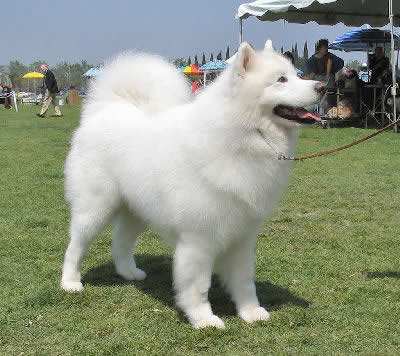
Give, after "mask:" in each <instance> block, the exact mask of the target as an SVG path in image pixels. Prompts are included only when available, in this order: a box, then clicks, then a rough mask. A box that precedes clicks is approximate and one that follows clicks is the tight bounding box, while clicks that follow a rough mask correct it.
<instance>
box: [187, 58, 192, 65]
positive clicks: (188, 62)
mask: <svg viewBox="0 0 400 356" xmlns="http://www.w3.org/2000/svg"><path fill="white" fill-rule="evenodd" d="M191 64H192V59H191V58H190V57H189V58H188V60H187V65H188V66H190V65H191Z"/></svg>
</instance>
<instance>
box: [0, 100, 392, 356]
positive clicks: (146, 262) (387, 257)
mask: <svg viewBox="0 0 400 356" xmlns="http://www.w3.org/2000/svg"><path fill="white" fill-rule="evenodd" d="M38 110H39V108H38V107H37V106H20V112H19V113H15V112H14V111H6V110H4V109H2V108H1V107H0V142H1V150H0V171H1V184H0V196H1V199H0V224H1V229H0V285H1V288H0V354H1V355H24V356H33V355H67V356H68V355H70V356H72V355H73V356H75V355H93V356H95V355H96V356H97V355H113V356H114V355H356V354H359V355H398V354H399V353H400V337H399V333H398V328H399V316H400V294H399V282H400V261H399V258H398V255H399V241H398V240H399V235H400V224H399V220H400V213H399V208H398V207H399V205H400V184H399V181H400V173H399V172H400V161H399V159H398V157H399V156H400V135H399V134H394V133H393V132H392V131H388V132H385V133H383V134H381V135H378V136H376V137H375V138H373V139H372V140H370V141H368V142H366V143H363V144H361V145H358V146H355V147H353V148H352V149H349V150H346V151H342V152H339V153H336V154H333V155H329V156H325V157H320V158H316V159H313V160H308V161H305V162H304V163H301V162H297V163H294V165H293V173H292V176H291V179H290V185H289V189H288V191H287V193H286V194H285V196H284V197H283V199H282V201H281V203H280V206H279V208H278V209H277V211H275V212H274V214H273V216H272V217H271V219H270V221H269V222H267V223H266V224H265V226H264V228H263V231H262V232H261V234H260V236H259V238H258V242H257V251H256V266H255V278H256V286H257V293H258V296H259V298H260V302H261V304H262V305H265V306H266V307H267V309H268V310H269V311H270V312H271V320H270V321H268V322H260V323H255V324H251V325H248V324H245V323H244V322H243V321H242V320H241V319H240V318H239V317H237V316H236V315H235V310H234V306H233V305H232V303H231V302H230V301H229V298H228V297H227V295H226V294H225V292H224V291H223V288H222V287H221V286H220V285H219V283H217V281H214V283H213V285H212V288H211V291H210V299H211V302H212V306H213V310H214V312H215V313H217V314H218V315H219V316H221V317H222V318H223V319H224V321H225V322H226V325H227V329H226V330H215V329H206V330H193V329H192V328H191V327H190V326H189V325H188V323H187V322H186V320H185V318H184V317H183V316H182V314H181V313H180V312H178V311H177V309H176V307H175V306H174V294H173V292H172V280H171V258H172V252H171V250H170V249H169V248H168V247H166V245H165V244H164V243H162V242H160V241H159V240H158V238H157V235H156V234H155V233H153V232H152V231H150V230H149V231H147V232H146V233H144V234H143V235H142V236H141V239H140V240H139V243H138V246H137V252H136V255H137V258H136V259H137V264H138V266H139V267H141V268H143V269H144V270H145V271H146V272H148V278H147V280H145V281H142V282H125V281H123V280H121V279H120V278H118V277H117V276H116V275H115V272H114V268H113V266H112V262H111V254H110V249H111V238H112V229H110V228H107V229H106V231H105V232H104V233H102V234H101V235H100V236H99V238H98V239H97V240H96V242H95V244H94V245H93V246H92V248H91V249H90V251H89V253H88V256H87V258H86V259H85V262H84V265H83V274H82V275H83V279H84V281H85V290H84V291H83V292H82V293H78V294H68V293H64V292H62V291H61V290H60V289H59V286H58V284H59V278H60V275H61V273H60V272H61V265H62V260H63V254H64V252H65V248H66V246H67V242H68V224H69V208H68V205H67V204H66V202H65V201H64V189H63V183H64V176H63V167H64V161H65V157H66V154H67V152H68V149H69V144H70V140H71V135H72V132H73V130H74V129H75V128H76V126H77V124H78V118H79V111H80V108H79V107H74V106H68V105H66V106H63V107H62V111H63V113H64V117H63V118H62V119H55V118H51V117H50V118H48V119H38V118H37V117H36V116H35V115H34V114H35V113H36V112H38ZM371 132H372V130H364V129H355V128H345V129H329V130H322V129H319V128H305V129H303V130H302V131H301V134H300V136H299V144H298V150H297V151H298V155H305V154H311V153H314V152H319V151H323V150H327V149H331V148H334V147H338V146H342V145H344V144H346V143H349V142H352V141H353V140H355V139H359V138H361V137H364V136H366V135H367V134H369V133H371ZM234 174H240V172H234Z"/></svg>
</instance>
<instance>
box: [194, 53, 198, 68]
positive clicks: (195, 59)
mask: <svg viewBox="0 0 400 356" xmlns="http://www.w3.org/2000/svg"><path fill="white" fill-rule="evenodd" d="M194 65H195V66H197V67H198V66H199V60H198V59H197V54H196V55H195V56H194Z"/></svg>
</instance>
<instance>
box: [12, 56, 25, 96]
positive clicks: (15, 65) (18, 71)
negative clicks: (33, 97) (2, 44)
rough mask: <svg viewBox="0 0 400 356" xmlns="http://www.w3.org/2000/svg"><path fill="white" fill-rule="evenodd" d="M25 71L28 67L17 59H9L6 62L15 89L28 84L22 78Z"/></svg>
mask: <svg viewBox="0 0 400 356" xmlns="http://www.w3.org/2000/svg"><path fill="white" fill-rule="evenodd" d="M27 72H28V68H27V67H26V66H25V65H24V64H22V63H21V62H19V61H11V62H10V63H9V64H8V73H9V74H10V79H11V83H12V84H13V87H14V88H15V89H17V88H21V87H24V86H26V85H27V84H28V83H26V82H25V79H22V76H23V75H24V74H25V73H27ZM24 84H25V85H24Z"/></svg>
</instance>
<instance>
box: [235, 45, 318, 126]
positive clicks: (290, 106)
mask: <svg viewBox="0 0 400 356" xmlns="http://www.w3.org/2000/svg"><path fill="white" fill-rule="evenodd" d="M232 75H233V86H234V90H235V95H237V96H238V97H240V98H241V99H243V100H245V101H246V102H247V103H248V104H247V105H250V106H251V107H252V108H253V109H255V110H259V112H260V115H261V116H263V117H268V118H271V120H274V121H276V123H277V124H281V125H285V126H289V127H293V126H296V125H297V123H312V122H314V121H315V120H317V121H318V120H320V118H319V116H318V115H317V114H312V113H309V112H308V111H307V110H305V109H304V107H305V106H309V105H312V104H315V103H318V102H319V100H320V98H321V95H322V93H323V92H324V90H325V85H324V84H322V83H320V82H317V81H313V80H303V79H300V78H299V77H298V76H297V72H296V69H295V68H294V66H293V65H292V63H291V62H290V61H289V60H288V59H287V58H285V57H284V56H282V55H280V54H278V53H277V52H275V50H274V49H273V47H272V42H271V41H270V40H268V41H267V42H266V43H265V48H264V50H263V51H261V52H256V51H254V50H253V48H252V47H251V46H250V45H249V44H248V43H242V44H241V45H240V47H239V49H238V53H237V57H236V59H235V61H234V63H233V64H232ZM241 99H239V100H241Z"/></svg>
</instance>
